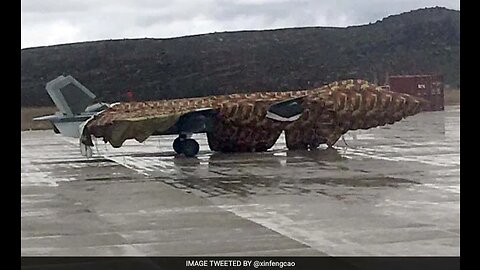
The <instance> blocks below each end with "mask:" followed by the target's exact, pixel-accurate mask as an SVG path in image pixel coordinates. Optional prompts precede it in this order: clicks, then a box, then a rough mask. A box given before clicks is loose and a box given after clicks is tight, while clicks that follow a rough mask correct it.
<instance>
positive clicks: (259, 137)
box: [35, 76, 427, 157]
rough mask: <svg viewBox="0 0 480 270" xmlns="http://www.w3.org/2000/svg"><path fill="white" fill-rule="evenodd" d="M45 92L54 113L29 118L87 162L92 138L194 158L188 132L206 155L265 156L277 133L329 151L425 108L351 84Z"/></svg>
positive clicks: (69, 85)
mask: <svg viewBox="0 0 480 270" xmlns="http://www.w3.org/2000/svg"><path fill="white" fill-rule="evenodd" d="M46 89H47V92H48V94H49V95H50V97H51V98H52V100H53V102H54V103H55V105H56V106H57V108H58V109H59V110H60V111H59V112H57V114H55V115H51V116H44V117H39V118H35V120H48V121H50V122H52V124H53V125H54V126H55V127H56V128H57V129H58V130H59V132H60V133H61V134H63V135H65V136H70V137H75V138H79V140H80V146H81V149H82V153H83V154H85V155H87V156H88V155H91V149H90V147H91V146H93V141H92V137H97V138H103V140H104V141H105V142H108V143H110V144H111V145H112V146H113V147H115V148H117V147H121V146H122V144H123V143H124V142H125V140H128V139H136V140H137V141H138V142H143V141H145V140H146V139H147V138H148V137H150V136H151V135H171V134H178V137H177V138H176V139H175V140H174V141H173V149H174V150H175V152H176V153H178V154H183V155H185V156H187V157H194V156H195V155H197V153H198V151H199V145H198V143H197V142H196V141H195V140H194V139H192V138H191V135H192V134H193V133H206V134H207V139H208V145H209V147H210V149H211V150H212V151H221V152H260V151H267V150H268V149H270V148H271V147H272V146H273V145H274V144H275V142H276V141H277V139H278V137H279V136H280V134H281V133H282V132H285V138H286V144H287V148H288V149H290V150H292V149H303V150H308V149H315V148H317V147H318V146H319V145H320V144H327V146H328V147H332V146H333V145H334V144H335V143H336V142H337V141H338V140H339V139H340V138H341V136H342V135H343V134H345V133H346V132H348V131H349V130H356V129H369V128H373V127H377V126H383V125H386V124H393V123H395V122H397V121H400V120H402V119H403V118H405V117H407V116H411V115H414V114H417V113H419V112H421V111H422V109H423V108H424V106H425V105H426V104H427V101H425V100H423V99H421V98H418V97H414V96H411V95H408V94H402V93H397V92H391V91H388V90H385V89H382V88H380V87H378V86H376V85H374V84H371V83H369V82H368V81H365V80H353V79H351V80H343V81H336V82H333V83H330V84H328V85H325V86H322V87H319V88H315V89H306V90H298V91H285V92H255V93H243V94H229V95H217V96H207V97H194V98H183V99H170V100H158V101H144V102H119V103H114V104H107V103H96V104H93V105H92V104H91V103H93V101H94V99H95V95H94V94H93V93H92V92H90V91H89V90H88V89H87V88H86V87H84V86H83V85H82V84H80V83H79V82H78V81H76V80H75V79H74V78H73V77H71V76H66V77H65V76H59V77H58V78H56V79H54V80H53V81H50V82H49V83H47V86H46Z"/></svg>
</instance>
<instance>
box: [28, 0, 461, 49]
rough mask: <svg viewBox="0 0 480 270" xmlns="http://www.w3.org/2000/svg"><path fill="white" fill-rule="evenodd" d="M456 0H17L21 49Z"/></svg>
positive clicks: (342, 21) (354, 21)
mask: <svg viewBox="0 0 480 270" xmlns="http://www.w3.org/2000/svg"><path fill="white" fill-rule="evenodd" d="M433 6H442V7H446V8H450V9H456V10H460V0H337V1H332V0H22V14H21V17H22V48H28V47H36V46H45V45H54V44H63V43H72V42H81V41H92V40H103V39H122V38H145V37H148V38H169V37H178V36H185V35H192V34H203V33H212V32H222V31H236V30H262V29H275V28H285V27H300V26H340V27H344V26H349V25H358V24H366V23H369V22H375V21H377V20H379V19H382V18H383V17H386V16H388V15H392V14H398V13H401V12H405V11H410V10H412V9H418V8H423V7H433Z"/></svg>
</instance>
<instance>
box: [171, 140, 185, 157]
mask: <svg viewBox="0 0 480 270" xmlns="http://www.w3.org/2000/svg"><path fill="white" fill-rule="evenodd" d="M184 143H185V139H182V138H180V137H178V138H176V139H175V140H174V141H173V150H175V152H176V153H177V154H181V153H183V144H184Z"/></svg>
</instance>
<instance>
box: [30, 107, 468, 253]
mask: <svg viewBox="0 0 480 270" xmlns="http://www.w3.org/2000/svg"><path fill="white" fill-rule="evenodd" d="M21 136H22V146H21V186H22V188H21V190H22V192H21V211H22V213H21V244H22V255H314V256H317V255H318V256H324V255H442V256H443V255H447V256H450V255H452V256H458V255H459V254H460V248H459V246H460V107H459V106H450V107H446V111H443V112H425V113H422V114H419V115H416V116H413V117H409V118H407V119H405V120H403V121H402V122H399V123H396V124H395V125H391V126H387V127H380V128H375V129H370V130H361V131H354V132H349V133H347V134H346V135H345V136H344V140H340V141H339V142H338V143H337V145H336V147H335V149H324V148H321V149H319V150H316V151H288V150H287V149H286V147H285V141H284V138H283V137H281V138H280V140H279V141H278V142H277V144H276V145H275V146H274V148H273V149H271V150H270V151H268V152H265V153H240V154H223V153H214V152H211V151H209V149H208V146H207V141H206V137H205V136H204V135H203V134H197V135H195V136H194V138H196V139H197V140H198V142H199V143H200V153H199V155H198V157H196V158H190V159H187V158H184V157H181V156H175V154H174V152H173V150H172V147H171V144H172V142H173V139H174V138H175V136H163V137H152V138H149V139H148V140H147V141H146V142H145V143H137V142H135V141H131V142H130V141H129V142H127V144H126V145H125V146H124V147H122V148H119V149H114V148H112V147H110V146H108V145H105V144H104V143H103V142H101V141H100V140H99V141H98V145H97V147H94V149H93V150H94V157H93V158H90V159H86V158H83V157H82V156H81V155H80V150H79V148H78V141H77V140H76V139H70V138H65V137H62V136H60V135H56V134H54V133H53V132H52V131H29V132H22V134H21Z"/></svg>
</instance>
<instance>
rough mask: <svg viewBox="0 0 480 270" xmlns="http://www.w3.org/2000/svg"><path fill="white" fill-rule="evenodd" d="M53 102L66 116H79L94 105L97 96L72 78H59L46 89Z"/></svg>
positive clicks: (48, 84)
mask: <svg viewBox="0 0 480 270" xmlns="http://www.w3.org/2000/svg"><path fill="white" fill-rule="evenodd" d="M45 88H46V89H47V92H48V94H49V95H50V97H51V98H52V100H53V102H54V103H55V105H56V106H57V108H58V109H59V110H60V112H61V113H62V114H63V115H65V116H74V115H78V114H80V113H82V112H84V111H85V108H87V107H88V106H89V105H91V104H92V103H93V100H94V99H95V98H96V96H95V95H94V94H93V93H92V92H91V91H90V90H88V88H86V87H85V86H83V85H82V84H81V83H79V82H78V81H77V80H75V78H73V77H72V76H70V75H69V76H58V77H57V78H56V79H54V80H52V81H50V82H48V83H47V86H46V87H45Z"/></svg>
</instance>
